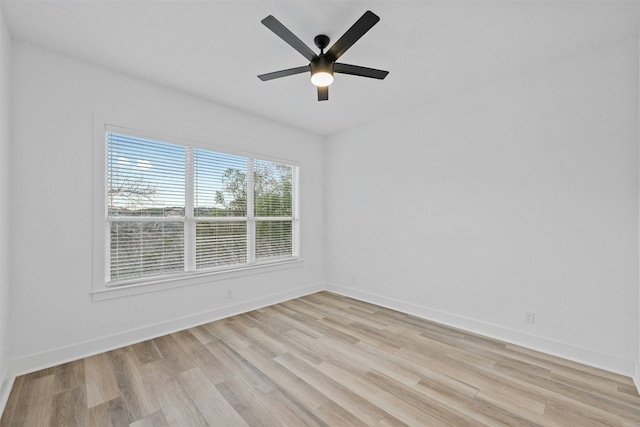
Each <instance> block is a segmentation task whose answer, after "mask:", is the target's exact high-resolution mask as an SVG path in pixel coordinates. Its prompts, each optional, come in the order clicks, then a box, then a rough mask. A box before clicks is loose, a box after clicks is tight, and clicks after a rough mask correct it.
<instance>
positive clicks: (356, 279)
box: [351, 277, 358, 285]
mask: <svg viewBox="0 0 640 427" xmlns="http://www.w3.org/2000/svg"><path fill="white" fill-rule="evenodd" d="M351 284H352V285H357V284H358V278H357V277H352V278H351Z"/></svg>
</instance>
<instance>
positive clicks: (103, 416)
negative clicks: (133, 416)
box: [88, 397, 129, 427]
mask: <svg viewBox="0 0 640 427" xmlns="http://www.w3.org/2000/svg"><path fill="white" fill-rule="evenodd" d="M88 414H89V424H88V426H89V427H119V426H126V425H129V417H128V416H127V409H126V408H125V405H124V402H123V401H122V399H121V398H120V397H117V398H115V399H112V400H109V401H107V402H104V403H101V404H99V405H95V406H92V407H90V408H89V411H88Z"/></svg>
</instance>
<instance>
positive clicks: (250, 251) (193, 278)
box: [91, 115, 302, 301]
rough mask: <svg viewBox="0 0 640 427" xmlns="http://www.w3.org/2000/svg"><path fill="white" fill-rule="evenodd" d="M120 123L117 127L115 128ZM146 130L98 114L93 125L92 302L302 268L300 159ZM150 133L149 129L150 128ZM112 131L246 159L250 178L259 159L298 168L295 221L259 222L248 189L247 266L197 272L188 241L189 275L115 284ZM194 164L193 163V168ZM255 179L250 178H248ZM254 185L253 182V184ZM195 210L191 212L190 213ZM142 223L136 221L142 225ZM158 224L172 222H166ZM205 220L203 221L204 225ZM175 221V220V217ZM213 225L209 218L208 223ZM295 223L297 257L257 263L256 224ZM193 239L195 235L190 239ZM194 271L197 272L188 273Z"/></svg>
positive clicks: (189, 224) (189, 230) (188, 202)
mask: <svg viewBox="0 0 640 427" xmlns="http://www.w3.org/2000/svg"><path fill="white" fill-rule="evenodd" d="M113 123H117V124H113ZM141 128H142V126H135V125H134V126H131V125H128V126H127V125H123V124H122V120H119V121H115V120H108V119H105V118H101V117H99V116H95V115H94V124H93V149H94V156H93V190H94V192H93V193H94V197H93V241H94V242H93V286H92V290H91V295H92V300H93V301H101V300H105V299H112V298H119V297H122V296H128V295H138V294H142V293H147V292H155V291H160V290H164V289H172V288H176V287H182V286H190V285H197V284H203V283H209V282H215V281H219V280H226V279H232V278H235V277H240V276H247V275H254V274H264V273H266V272H270V271H277V270H282V269H289V268H295V267H300V266H301V265H302V259H301V257H300V232H299V230H300V203H299V200H300V175H299V163H298V162H297V161H294V160H289V159H282V158H277V157H273V156H268V155H262V154H256V153H251V152H244V151H238V150H230V149H228V148H225V147H223V146H222V145H221V144H207V143H203V142H200V141H195V140H194V139H187V138H180V137H174V136H169V132H167V131H166V130H165V131H162V130H161V131H148V130H139V129H141ZM144 128H145V129H149V128H150V127H149V126H144ZM107 132H115V133H120V134H126V135H130V136H134V137H140V138H146V139H153V140H157V141H163V142H167V143H172V144H179V145H182V146H185V147H187V153H188V154H187V155H188V156H189V155H190V156H191V158H193V149H194V148H198V149H204V150H209V151H213V152H218V153H225V154H231V155H237V156H242V157H246V158H247V159H249V160H248V170H247V175H250V174H252V173H253V161H252V160H253V159H258V160H266V161H271V162H276V163H284V164H288V165H292V166H294V177H293V179H294V185H293V190H294V191H293V194H292V197H293V200H292V202H293V205H292V210H293V212H292V214H293V218H291V217H255V216H254V212H253V191H252V189H250V188H247V199H248V200H247V217H246V221H247V224H248V227H247V233H248V234H249V233H252V235H248V236H247V263H246V264H240V265H233V266H226V267H224V268H218V269H206V270H197V271H196V270H195V268H192V267H195V253H194V251H193V248H192V247H191V246H192V245H190V244H187V242H186V241H185V246H184V247H185V270H187V271H185V272H184V273H180V274H172V275H159V276H150V277H145V278H140V279H136V280H131V281H122V282H118V283H115V284H114V283H109V282H108V275H109V273H108V272H109V254H108V252H107V247H108V243H109V241H110V235H109V227H108V226H107V222H108V219H107V218H108V209H107V203H106V191H107V179H106V177H107V168H106V161H107V143H106V136H107ZM191 165H193V163H191ZM191 178H193V168H192V167H191V168H187V172H186V179H187V180H190V181H191V182H193V179H191ZM248 178H249V179H250V177H248ZM249 182H252V181H249ZM193 192H194V186H193V185H187V186H186V188H185V196H186V197H185V217H184V222H185V239H187V238H190V237H193V239H194V241H195V225H196V218H195V217H194V210H193V209H192V208H193V200H194V197H193V196H194V194H193ZM190 208H191V209H190ZM138 219H139V218H136V220H138ZM153 219H154V220H160V221H162V220H166V219H163V218H161V217H159V218H153ZM201 219H202V218H199V219H198V221H200V220H201ZM172 220H175V219H174V218H172ZM207 220H209V219H207ZM211 220H213V221H216V220H217V221H224V220H225V217H217V218H212V219H211ZM229 220H238V217H230V219H229ZM278 220H280V221H282V220H287V221H290V220H291V221H292V233H293V236H292V246H293V248H292V252H293V255H292V257H287V258H284V259H280V260H268V261H256V260H255V258H254V257H255V250H254V249H255V248H254V244H255V223H256V221H278ZM190 235H191V236H190ZM188 270H191V271H188Z"/></svg>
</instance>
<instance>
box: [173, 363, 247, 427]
mask: <svg viewBox="0 0 640 427" xmlns="http://www.w3.org/2000/svg"><path fill="white" fill-rule="evenodd" d="M179 379H180V383H181V384H182V386H183V387H184V389H185V390H186V391H187V393H188V394H189V396H190V397H191V400H192V401H193V402H194V403H195V405H196V406H197V407H198V409H199V410H200V413H201V414H202V416H203V417H204V418H205V420H206V421H207V423H209V425H212V426H213V425H227V426H238V427H242V426H247V423H246V422H245V421H244V420H243V419H242V417H241V416H240V415H239V414H238V412H236V410H235V409H234V408H233V406H231V404H230V403H229V402H228V401H227V400H226V399H225V398H224V396H223V395H222V393H220V391H219V390H218V389H217V388H216V387H215V386H214V385H213V384H211V382H210V381H209V380H208V379H207V378H206V376H205V375H204V374H203V373H202V371H201V370H200V368H193V369H190V370H188V371H185V372H182V373H181V374H180V375H179Z"/></svg>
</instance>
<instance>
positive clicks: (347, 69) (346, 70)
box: [333, 62, 389, 80]
mask: <svg viewBox="0 0 640 427" xmlns="http://www.w3.org/2000/svg"><path fill="white" fill-rule="evenodd" d="M333 72H334V73H342V74H351V75H352V76H361V77H370V78H372V79H380V80H382V79H384V78H385V77H387V74H389V72H388V71H384V70H377V69H375V68H367V67H360V66H358V65H350V64H341V63H339V62H336V63H335V64H333Z"/></svg>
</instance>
